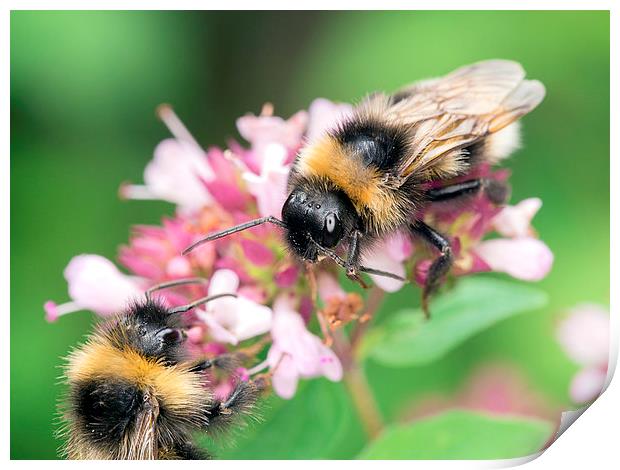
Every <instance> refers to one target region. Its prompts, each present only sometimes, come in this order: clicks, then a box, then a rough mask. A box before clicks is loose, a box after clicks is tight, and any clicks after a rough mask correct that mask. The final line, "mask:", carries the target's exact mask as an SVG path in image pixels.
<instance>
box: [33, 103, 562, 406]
mask: <svg viewBox="0 0 620 470" xmlns="http://www.w3.org/2000/svg"><path fill="white" fill-rule="evenodd" d="M351 109H352V108H351V106H350V105H347V104H335V103H331V102H329V101H327V100H324V99H318V100H315V101H314V102H313V103H312V104H311V106H310V108H309V109H308V111H300V112H298V113H296V114H295V115H293V116H292V117H290V118H289V119H287V120H285V119H282V118H280V117H276V116H274V115H273V109H272V107H271V106H270V105H265V107H264V108H263V111H262V113H261V114H260V115H259V116H254V115H246V116H244V117H241V118H239V119H238V121H237V129H238V130H239V133H240V135H241V136H242V137H243V138H244V139H245V140H246V141H247V142H248V143H249V146H248V147H246V146H244V145H242V144H240V143H239V142H237V141H230V142H229V143H228V149H226V150H222V149H220V148H215V147H212V148H208V149H207V150H203V148H201V146H200V145H199V144H198V143H197V142H196V141H195V140H194V138H193V137H192V136H191V134H190V133H189V132H188V131H187V129H186V128H185V127H184V125H183V124H182V123H181V121H180V120H179V119H178V118H177V116H176V115H175V114H174V113H173V111H172V109H171V108H170V107H168V106H163V107H161V108H160V109H159V114H160V117H161V118H162V120H163V121H164V123H165V124H166V125H167V126H168V128H169V129H170V131H171V133H172V135H173V138H170V139H166V140H164V141H163V142H161V143H160V144H159V145H158V146H157V148H156V149H155V153H154V158H153V160H152V161H151V162H149V164H148V165H147V167H146V169H145V171H144V182H145V184H144V185H132V184H124V185H123V186H122V187H121V189H120V192H121V195H122V197H124V198H127V199H162V200H165V201H169V202H172V203H174V204H175V205H176V211H175V215H174V216H173V217H170V218H164V219H163V221H162V224H161V226H136V227H134V229H133V233H132V235H131V239H130V242H129V244H128V245H127V246H123V247H121V249H120V252H119V256H118V261H119V262H120V264H121V265H122V266H124V267H125V268H126V269H127V270H128V271H129V272H130V273H131V274H124V273H123V272H121V271H120V270H118V268H116V266H115V265H114V264H113V263H112V262H110V261H109V260H107V259H104V258H102V257H100V256H97V255H80V256H77V257H75V258H74V259H73V260H71V262H70V263H69V265H68V266H67V268H66V270H65V277H66V279H67V282H68V284H69V295H70V297H71V301H70V302H68V303H65V304H62V305H56V304H55V303H53V302H51V301H50V302H47V303H46V304H45V310H46V313H47V318H48V320H50V321H53V320H55V319H56V318H58V316H60V315H63V314H66V313H69V312H72V311H77V310H83V309H86V310H92V311H94V312H95V313H97V314H99V315H103V316H105V315H109V314H110V313H113V312H116V311H119V310H121V309H123V308H124V307H125V306H126V305H127V302H128V301H129V300H130V299H132V298H135V297H138V296H140V295H141V293H142V292H144V290H145V289H147V288H149V287H150V286H153V285H155V284H158V283H161V282H165V281H170V280H175V279H182V278H188V277H200V278H204V279H205V283H204V285H200V284H199V285H191V286H182V287H178V288H175V289H172V290H166V291H162V293H161V294H160V295H161V296H162V298H163V299H165V301H166V302H168V303H169V304H170V305H171V306H176V305H182V304H185V303H187V302H189V301H191V300H192V299H195V298H198V297H202V296H204V295H213V294H217V293H222V292H235V293H237V294H238V296H237V297H236V298H230V297H229V298H220V299H217V300H215V301H213V302H211V303H209V304H207V305H205V306H204V307H202V308H195V309H194V310H193V311H191V312H189V314H188V317H187V321H188V323H189V324H190V326H191V328H190V329H189V339H190V341H191V342H192V344H193V345H194V346H195V347H196V348H197V349H198V350H199V351H200V352H202V353H203V354H216V353H218V352H222V351H226V350H231V349H234V348H242V349H243V348H246V350H247V348H248V347H249V345H252V344H255V343H257V344H261V345H262V344H269V349H268V351H267V355H266V358H265V359H264V361H262V362H261V363H260V364H258V365H255V366H254V367H251V368H250V369H249V370H244V371H242V374H241V375H242V376H249V375H251V374H255V373H258V372H260V371H262V370H265V369H267V368H269V370H270V374H271V378H272V383H273V387H274V390H275V392H276V393H277V394H278V395H280V396H282V397H285V398H289V397H292V396H293V395H294V393H295V390H296V387H297V384H298V381H299V379H300V378H309V377H317V376H325V377H327V378H328V379H330V380H333V381H337V380H340V379H341V377H342V374H343V371H342V366H341V363H340V361H339V358H338V357H337V355H336V354H335V353H334V352H333V351H332V349H330V348H329V347H328V346H327V345H326V344H325V342H324V341H321V339H320V338H319V337H318V336H316V335H315V334H313V333H311V332H310V330H309V328H308V324H309V323H310V322H311V321H312V319H313V313H316V314H317V318H318V320H319V323H320V325H321V326H322V328H323V330H324V332H325V331H327V329H328V328H330V327H332V328H335V327H338V326H340V325H342V324H343V323H346V322H347V321H350V320H351V319H355V318H361V317H362V315H363V313H364V312H363V310H364V302H363V299H362V298H361V297H360V296H359V295H358V294H354V293H350V292H346V291H345V290H344V289H343V288H342V287H341V286H340V284H339V282H338V277H337V274H338V272H337V270H336V267H335V266H334V265H333V264H330V263H329V262H323V263H321V264H320V265H319V266H318V268H317V270H316V291H317V292H318V302H317V303H318V304H319V305H315V299H313V293H314V290H315V289H314V287H315V286H313V285H311V282H310V281H309V278H308V276H306V275H305V272H304V267H303V266H301V265H300V264H299V263H297V262H296V261H295V260H293V259H292V258H291V256H290V255H289V253H288V252H287V251H286V249H285V248H284V246H283V244H282V241H281V232H280V231H281V229H280V228H278V227H274V226H268V225H262V226H257V227H254V228H252V229H250V230H246V231H243V232H239V233H236V234H234V235H231V236H229V237H224V238H222V239H219V240H217V241H214V242H212V243H208V244H204V245H202V246H201V247H200V248H198V249H195V250H194V251H192V252H190V253H189V254H188V255H187V256H181V252H182V251H183V249H184V248H186V247H187V246H189V245H190V244H191V243H193V242H195V241H196V240H198V239H200V238H201V237H203V236H204V235H205V234H207V233H211V232H214V231H218V230H221V229H224V228H227V227H230V226H232V225H236V224H239V223H242V222H245V221H248V220H251V219H254V218H257V217H261V216H276V217H280V216H281V214H280V210H281V208H282V205H283V203H284V201H285V198H286V196H287V179H288V174H289V171H290V168H291V164H292V162H293V160H294V158H295V155H296V154H297V153H298V151H299V150H300V148H301V147H302V146H303V145H304V144H306V143H307V142H312V141H313V140H314V139H315V138H316V137H317V136H319V135H321V134H322V133H323V132H324V131H325V130H326V129H329V128H330V127H332V126H334V125H335V124H336V123H337V122H338V121H339V120H340V119H342V118H343V117H345V116H346V115H348V114H349V113H350V112H351ZM476 172H477V174H471V175H468V178H472V177H477V176H480V177H485V178H487V179H498V180H504V179H506V178H507V176H508V175H507V173H506V172H502V171H500V172H495V173H493V172H491V171H490V169H489V168H478V169H477V170H476ZM540 206H541V202H540V200H539V199H527V200H525V201H522V202H521V203H519V204H517V205H516V206H507V207H504V208H501V209H500V208H497V207H496V206H494V205H493V204H492V203H491V202H490V201H489V200H488V199H487V198H486V196H485V195H484V194H480V195H479V196H477V197H475V198H473V199H472V200H471V201H469V202H467V203H464V204H460V205H458V206H456V209H455V208H454V207H455V206H454V205H442V204H436V205H434V206H431V207H429V208H428V209H427V210H426V213H425V214H424V218H425V220H426V221H427V222H428V223H429V224H431V225H432V226H433V227H436V228H437V229H439V230H440V231H442V232H443V233H446V234H449V235H450V237H451V240H452V243H453V246H454V247H455V253H456V263H455V268H454V269H453V274H455V275H463V274H467V273H471V272H480V271H501V272H506V273H508V274H509V275H511V276H513V277H516V278H519V279H525V280H537V279H540V278H542V277H544V276H545V275H546V273H547V272H548V271H549V269H550V267H551V263H552V254H551V252H550V250H549V249H548V248H547V247H546V245H544V243H542V242H541V241H540V240H538V239H537V238H536V237H535V235H534V231H533V230H532V228H531V226H530V221H531V219H532V217H533V216H534V215H535V214H536V212H537V211H538V209H539V208H540ZM493 231H495V232H497V233H499V234H500V235H502V236H503V237H504V238H493V239H485V238H487V236H488V235H489V234H490V233H491V232H493ZM365 256H366V260H365V261H364V263H365V264H367V265H369V266H371V267H373V268H376V269H381V270H384V271H389V272H392V273H395V274H400V275H402V276H403V277H409V278H413V279H415V280H416V281H417V282H418V283H423V282H424V279H425V275H426V270H427V269H428V266H429V265H430V263H431V260H432V258H433V257H434V256H436V254H435V253H433V252H432V250H430V249H429V248H428V247H426V246H425V245H423V244H417V243H415V241H412V240H411V239H410V237H409V236H407V234H405V233H400V232H398V233H395V234H393V235H391V236H389V237H387V238H386V239H385V240H383V241H382V242H381V243H379V244H378V245H377V246H375V248H374V251H373V252H372V253H371V254H365ZM371 277H372V278H373V280H374V282H375V283H376V284H377V285H378V286H379V287H380V288H381V289H383V290H385V291H388V292H394V291H396V290H398V289H400V288H401V287H402V286H403V284H404V283H403V282H401V281H398V280H394V279H391V278H385V277H377V276H371ZM326 317H329V318H330V319H331V321H329V322H327V323H326V321H325V318H326ZM254 349H256V348H254Z"/></svg>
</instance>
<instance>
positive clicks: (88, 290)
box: [64, 254, 142, 315]
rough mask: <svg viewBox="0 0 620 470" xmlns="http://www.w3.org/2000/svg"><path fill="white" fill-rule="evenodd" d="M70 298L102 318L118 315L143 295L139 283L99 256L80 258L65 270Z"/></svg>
mask: <svg viewBox="0 0 620 470" xmlns="http://www.w3.org/2000/svg"><path fill="white" fill-rule="evenodd" d="M64 275H65V279H67V282H68V283H69V295H70V296H71V298H72V299H73V300H74V301H75V302H76V303H78V304H79V305H80V306H82V308H84V309H88V310H93V311H94V312H96V313H98V314H100V315H107V314H111V313H114V312H118V311H120V310H122V309H123V308H125V307H126V305H127V302H128V301H129V300H131V299H132V298H134V297H139V296H140V295H142V290H141V289H140V287H139V286H138V283H137V282H136V280H135V279H134V278H132V277H130V276H127V275H126V274H123V273H121V272H120V271H119V270H118V268H117V267H116V266H115V265H114V263H112V262H111V261H110V260H108V259H106V258H104V257H102V256H98V255H88V254H86V255H79V256H76V257H74V258H73V259H72V260H71V261H70V262H69V264H68V265H67V267H66V268H65V272H64Z"/></svg>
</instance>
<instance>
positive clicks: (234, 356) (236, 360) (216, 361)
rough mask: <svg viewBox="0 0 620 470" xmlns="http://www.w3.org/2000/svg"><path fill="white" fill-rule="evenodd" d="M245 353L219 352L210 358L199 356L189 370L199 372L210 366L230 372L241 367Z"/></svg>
mask: <svg viewBox="0 0 620 470" xmlns="http://www.w3.org/2000/svg"><path fill="white" fill-rule="evenodd" d="M244 359H245V355H244V354H243V353H231V354H221V355H219V356H216V357H214V358H212V359H208V358H201V359H198V360H197V361H195V362H193V363H192V364H191V365H190V368H189V372H196V373H200V372H203V371H205V370H207V369H209V368H211V367H213V368H216V369H220V370H223V371H226V372H232V371H234V370H235V369H237V368H238V367H241V365H242V364H243V360H244Z"/></svg>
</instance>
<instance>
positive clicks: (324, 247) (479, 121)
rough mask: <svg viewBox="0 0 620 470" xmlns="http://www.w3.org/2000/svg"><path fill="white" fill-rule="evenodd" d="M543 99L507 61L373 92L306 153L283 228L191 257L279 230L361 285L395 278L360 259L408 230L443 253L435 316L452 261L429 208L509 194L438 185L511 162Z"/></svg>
mask: <svg viewBox="0 0 620 470" xmlns="http://www.w3.org/2000/svg"><path fill="white" fill-rule="evenodd" d="M544 95H545V88H544V86H543V85H542V84H541V83H540V82H539V81H536V80H525V72H524V70H523V68H522V67H521V65H520V64H518V63H516V62H512V61H506V60H489V61H484V62H479V63H476V64H472V65H468V66H465V67H462V68H460V69H457V70H455V71H454V72H452V73H450V74H448V75H446V76H445V77H441V78H436V79H430V80H424V81H421V82H417V83H414V84H412V85H410V86H407V87H405V88H403V89H401V90H399V91H398V92H396V93H395V94H393V95H387V94H383V93H375V94H372V95H370V96H369V97H368V98H366V99H365V100H363V101H362V102H361V103H360V104H359V105H358V106H357V107H356V108H355V109H354V111H353V113H352V115H351V116H350V117H348V118H345V119H343V120H342V122H340V123H339V124H338V125H337V126H336V127H335V128H334V129H331V130H328V131H326V132H325V133H324V135H323V136H321V137H319V138H317V139H315V140H314V141H312V142H310V143H309V144H308V145H307V146H306V147H305V148H303V149H302V150H301V152H300V153H299V155H298V156H297V158H296V160H295V162H294V164H293V168H292V170H291V174H290V176H289V183H288V187H289V196H288V198H287V199H286V202H285V203H284V206H283V207H282V220H279V219H277V218H275V217H263V218H260V219H256V220H254V221H251V222H247V223H245V224H241V225H238V226H236V227H232V228H230V229H227V230H224V231H222V232H219V233H215V234H211V235H209V236H208V237H206V238H203V239H202V240H199V241H198V242H196V243H194V244H193V245H192V246H190V247H189V248H188V249H187V250H185V252H188V251H190V250H192V249H194V248H195V247H196V246H198V245H200V244H202V243H205V242H207V241H211V240H215V239H218V238H221V237H223V236H227V235H230V234H232V233H236V232H239V231H241V230H245V229H248V228H251V227H254V226H256V225H259V224H263V223H273V224H276V225H278V226H280V227H282V228H283V229H284V231H285V239H286V242H287V245H288V247H289V248H290V250H291V252H292V253H293V254H294V255H295V256H296V257H298V258H299V259H300V260H302V261H306V262H310V263H314V262H317V261H319V260H321V259H323V258H325V257H329V258H331V259H332V260H334V261H335V262H336V263H338V264H339V265H340V266H342V267H343V268H344V269H345V270H346V273H347V276H348V277H349V278H351V279H353V280H357V281H358V282H362V281H361V278H360V277H359V273H360V272H367V273H370V274H377V275H383V276H388V277H396V278H398V276H395V275H394V274H391V273H388V272H384V271H379V270H376V269H373V268H372V267H367V266H363V265H361V263H360V259H361V253H362V252H363V251H364V250H366V249H368V248H369V247H371V246H372V244H373V241H375V240H377V239H380V238H382V237H385V236H386V235H388V234H390V233H392V232H394V231H395V230H398V229H401V228H403V227H406V228H407V229H408V230H409V231H410V233H411V234H412V236H417V237H421V238H423V239H424V240H426V241H427V242H429V243H430V244H431V245H432V246H434V247H435V248H436V249H437V250H438V252H439V256H438V257H437V258H436V259H435V261H434V262H433V263H432V265H431V267H430V268H429V272H428V276H427V280H426V285H425V286H424V290H423V294H422V306H423V310H424V311H425V313H427V314H428V299H429V296H430V294H431V293H433V292H434V291H435V290H436V289H437V287H438V286H439V285H440V282H441V280H442V278H443V277H444V276H445V275H446V274H447V273H448V272H449V270H450V267H451V265H452V261H453V254H452V248H451V246H450V242H449V240H448V239H447V238H446V236H445V235H444V234H441V233H439V232H437V231H436V230H434V229H433V228H432V227H430V226H428V225H427V224H425V223H424V221H423V220H422V217H421V214H422V211H423V209H424V208H425V206H427V205H428V204H429V203H433V202H437V201H448V200H456V199H458V198H462V197H466V196H467V195H472V194H476V193H478V192H479V191H485V192H486V194H487V196H488V197H489V199H490V200H491V201H493V202H495V203H497V204H503V203H504V202H505V199H506V196H507V192H508V191H507V188H506V187H505V186H504V185H503V184H501V183H498V182H495V181H490V180H484V179H471V180H467V181H462V182H460V183H458V184H447V183H445V184H443V185H441V184H440V185H439V187H435V186H437V184H436V183H442V182H448V181H449V180H451V179H453V178H455V177H458V176H463V175H467V174H468V173H469V172H470V171H471V170H472V169H474V168H475V167H476V166H477V165H480V164H483V163H486V164H493V163H496V162H498V161H499V160H501V159H502V158H505V157H507V156H508V155H509V154H510V153H511V152H513V151H514V150H515V149H516V147H517V146H518V143H519V127H518V122H517V120H518V119H519V118H520V117H521V116H523V115H525V114H527V113H528V112H530V111H531V110H532V109H534V108H535V107H536V106H537V105H538V104H539V103H540V102H541V101H542V99H543V98H544ZM431 184H432V187H433V189H429V186H431ZM340 246H343V247H346V252H347V256H346V259H343V258H342V257H341V256H340V255H339V254H338V253H337V252H336V249H337V248H339V247H340Z"/></svg>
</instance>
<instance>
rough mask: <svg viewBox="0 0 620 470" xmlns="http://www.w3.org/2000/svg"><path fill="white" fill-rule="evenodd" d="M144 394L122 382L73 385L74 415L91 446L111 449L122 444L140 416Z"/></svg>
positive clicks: (86, 382)
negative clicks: (90, 441)
mask: <svg viewBox="0 0 620 470" xmlns="http://www.w3.org/2000/svg"><path fill="white" fill-rule="evenodd" d="M142 401H143V393H142V392H141V391H140V390H139V389H138V388H137V387H135V386H134V385H133V384H130V383H128V382H125V381H110V380H89V381H84V382H81V383H77V384H75V385H74V388H73V390H72V394H71V404H72V406H73V412H74V413H75V414H76V415H77V416H79V417H80V419H79V421H80V422H81V425H82V426H84V429H83V431H85V435H86V436H89V438H90V439H92V441H93V443H101V444H107V445H113V444H116V443H118V442H119V441H121V440H122V438H123V436H124V435H125V433H126V432H128V431H129V430H130V429H131V427H132V426H133V424H134V423H135V421H136V417H137V415H138V413H140V410H141V405H142Z"/></svg>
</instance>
